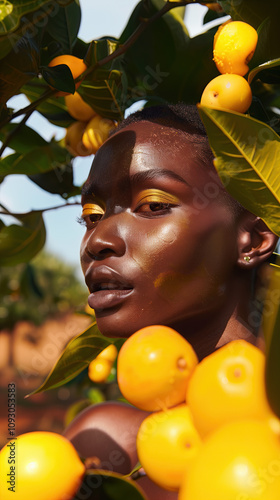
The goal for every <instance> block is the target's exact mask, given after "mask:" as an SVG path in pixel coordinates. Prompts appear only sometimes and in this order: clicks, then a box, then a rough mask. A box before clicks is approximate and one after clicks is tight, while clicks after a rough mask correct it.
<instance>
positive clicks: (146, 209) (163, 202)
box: [134, 189, 179, 217]
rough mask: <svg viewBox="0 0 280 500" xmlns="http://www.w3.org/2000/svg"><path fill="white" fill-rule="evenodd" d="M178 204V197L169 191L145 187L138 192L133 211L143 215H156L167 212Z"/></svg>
mask: <svg viewBox="0 0 280 500" xmlns="http://www.w3.org/2000/svg"><path fill="white" fill-rule="evenodd" d="M178 204H179V200H178V198H176V196H173V195H171V194H170V193H166V192H165V191H161V190H160V189H146V190H144V191H142V192H141V193H139V195H138V197H137V200H136V208H135V210H134V212H135V213H139V214H142V215H143V216H145V217H156V216H160V215H165V214H168V213H169V212H170V211H171V210H172V208H173V207H175V206H177V205H178Z"/></svg>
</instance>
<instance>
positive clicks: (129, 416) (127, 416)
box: [64, 401, 148, 474]
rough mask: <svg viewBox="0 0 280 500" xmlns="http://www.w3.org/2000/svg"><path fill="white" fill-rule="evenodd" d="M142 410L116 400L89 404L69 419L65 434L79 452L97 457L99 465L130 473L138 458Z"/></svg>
mask: <svg viewBox="0 0 280 500" xmlns="http://www.w3.org/2000/svg"><path fill="white" fill-rule="evenodd" d="M147 416H148V413H147V412H145V411H141V410H138V409H137V408H133V406H131V405H128V404H126V403H121V402H119V401H106V402H105V403H99V404H94V405H91V406H90V407H88V408H86V409H85V410H83V411H82V412H81V413H79V415H77V417H75V418H74V420H72V422H71V423H70V425H69V426H68V427H67V428H66V429H65V431H64V436H65V437H67V439H69V440H70V441H71V443H72V444H73V445H74V446H75V448H76V450H77V452H78V453H79V455H80V456H82V457H85V458H89V457H97V459H98V460H99V461H100V468H102V469H105V470H112V471H114V472H119V473H120V474H129V472H131V470H132V469H133V468H134V467H135V465H136V464H137V462H138V457H137V451H136V436H137V432H138V428H139V426H140V424H141V422H142V421H143V420H144V418H146V417H147Z"/></svg>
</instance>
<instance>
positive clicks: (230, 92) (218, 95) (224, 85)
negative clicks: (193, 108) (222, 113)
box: [201, 74, 252, 113]
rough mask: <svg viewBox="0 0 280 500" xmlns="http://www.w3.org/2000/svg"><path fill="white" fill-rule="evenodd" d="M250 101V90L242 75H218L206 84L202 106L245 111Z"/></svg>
mask: <svg viewBox="0 0 280 500" xmlns="http://www.w3.org/2000/svg"><path fill="white" fill-rule="evenodd" d="M251 102H252V91H251V87H250V85H249V83H248V82H247V80H245V78H243V76H239V75H230V74H227V75H219V76H217V77H216V78H213V80H211V81H210V82H209V83H208V85H206V87H205V89H204V91H203V93H202V96H201V104H202V106H208V107H210V108H214V109H224V110H230V111H237V112H238V113H245V111H247V109H248V108H249V107H250V105H251Z"/></svg>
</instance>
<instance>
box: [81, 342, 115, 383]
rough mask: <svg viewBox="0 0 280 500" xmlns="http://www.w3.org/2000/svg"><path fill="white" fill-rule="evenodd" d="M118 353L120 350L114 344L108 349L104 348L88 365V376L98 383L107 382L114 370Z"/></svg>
mask: <svg viewBox="0 0 280 500" xmlns="http://www.w3.org/2000/svg"><path fill="white" fill-rule="evenodd" d="M117 355H118V350H117V348H116V346H115V345H114V344H110V345H108V347H106V349H103V351H101V353H100V354H98V356H97V357H96V358H95V359H94V360H93V361H91V362H90V364H89V366H88V376H89V378H90V380H92V382H96V383H102V382H106V380H107V378H108V377H109V375H110V373H111V371H112V368H113V364H114V362H115V360H116V357H117Z"/></svg>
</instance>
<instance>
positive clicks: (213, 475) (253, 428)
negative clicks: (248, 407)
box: [179, 420, 280, 500]
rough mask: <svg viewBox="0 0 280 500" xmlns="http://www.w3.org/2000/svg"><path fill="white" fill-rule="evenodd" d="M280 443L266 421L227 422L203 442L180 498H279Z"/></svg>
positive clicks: (237, 499)
mask: <svg viewBox="0 0 280 500" xmlns="http://www.w3.org/2000/svg"><path fill="white" fill-rule="evenodd" d="M279 493H280V445H279V439H278V437H277V436H276V435H275V434H274V433H273V432H272V431H271V430H270V428H269V426H268V425H267V424H266V423H265V422H261V421H254V420H244V421H238V422H232V423H230V424H227V425H225V426H223V427H221V428H220V429H218V430H217V431H216V432H215V433H213V434H212V435H211V436H210V437H209V438H208V439H207V440H206V442H205V443H204V444H203V446H202V448H201V450H200V452H199V453H198V455H197V456H196V457H195V458H194V460H193V462H192V466H191V468H190V470H189V471H188V472H187V474H186V475H185V478H184V480H183V483H182V486H181V488H180V492H179V500H206V499H207V500H278V499H279Z"/></svg>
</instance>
